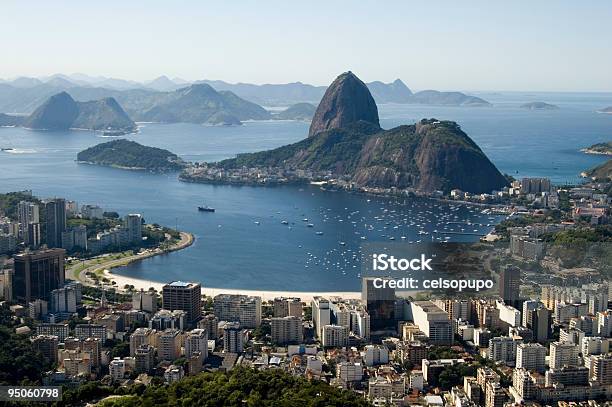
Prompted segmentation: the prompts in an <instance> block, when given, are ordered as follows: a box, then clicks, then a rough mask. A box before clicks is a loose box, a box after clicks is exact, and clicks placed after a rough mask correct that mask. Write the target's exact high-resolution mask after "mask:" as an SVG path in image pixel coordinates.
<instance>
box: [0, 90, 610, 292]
mask: <svg viewBox="0 0 612 407" xmlns="http://www.w3.org/2000/svg"><path fill="white" fill-rule="evenodd" d="M482 97H484V98H486V99H488V100H490V101H491V102H493V103H495V106H494V107H490V108H461V107H432V106H406V105H383V106H380V107H379V109H380V116H381V125H382V126H383V127H384V128H390V127H393V126H395V125H398V124H403V123H410V122H414V121H415V120H418V119H420V118H422V117H436V118H438V119H449V120H456V121H457V122H459V123H460V124H461V126H462V128H463V129H464V130H465V131H466V132H467V133H468V134H469V135H470V136H471V137H472V138H473V139H474V140H475V141H476V142H477V143H478V144H479V145H480V146H481V148H482V149H483V151H484V152H485V153H486V154H487V155H488V157H489V158H490V159H491V160H492V161H493V163H494V164H495V165H497V167H498V168H499V169H500V170H501V171H503V172H507V173H510V174H512V175H514V176H517V177H522V176H548V177H550V178H552V179H553V181H555V182H557V183H565V182H578V181H579V178H578V174H579V173H580V171H582V170H584V169H586V168H590V167H592V166H594V165H597V164H598V163H600V162H602V161H603V160H604V159H605V158H604V157H601V156H590V155H586V154H582V153H580V152H578V150H579V149H580V148H582V147H584V146H588V145H591V144H593V143H596V142H601V141H608V140H612V116H611V115H604V114H598V113H595V110H597V109H600V108H602V107H605V106H609V105H612V95H610V94H607V95H606V94H590V95H589V94H538V95H529V94H510V93H503V94H486V95H484V94H483V95H482ZM534 100H542V101H545V102H548V103H554V104H557V105H559V106H560V107H561V109H559V110H555V111H526V110H523V109H519V108H518V105H520V104H521V103H525V102H527V101H534ZM307 130H308V124H306V123H301V122H291V121H284V122H249V123H246V124H245V125H244V126H241V127H229V128H226V127H204V126H199V125H192V124H173V125H161V124H144V125H143V127H141V129H140V132H139V133H138V134H136V135H133V136H130V137H129V138H131V139H134V140H136V141H138V142H140V143H142V144H145V145H150V146H156V147H161V148H166V149H169V150H171V151H173V152H175V153H177V154H179V155H180V156H181V157H183V158H184V159H186V160H190V161H193V160H197V161H213V160H219V159H222V158H226V157H231V156H234V155H235V154H237V153H240V152H250V151H258V150H263V149H268V148H273V147H277V146H280V145H284V144H287V143H291V142H295V141H298V140H300V139H302V138H303V137H304V136H305V135H306V133H307ZM104 141H108V139H105V138H102V137H99V136H97V135H95V134H93V133H91V132H84V131H75V132H36V131H29V130H24V129H16V128H0V147H12V148H15V149H16V153H7V152H0V191H12V190H21V189H32V190H33V191H34V193H35V194H36V195H38V196H41V197H51V196H62V197H66V198H68V199H73V200H76V201H78V202H79V204H86V203H96V204H99V205H101V206H103V207H104V208H105V209H108V210H116V211H118V212H120V213H123V214H125V213H128V212H140V213H142V214H143V215H144V216H145V218H146V220H147V221H148V222H157V223H160V224H165V225H169V226H175V225H177V226H178V227H179V228H180V229H183V230H187V231H190V232H192V233H194V234H195V236H196V242H195V244H194V245H193V246H191V247H190V248H188V249H185V250H182V251H179V252H175V253H172V254H168V255H165V256H158V257H154V258H151V259H148V260H146V261H143V262H140V263H135V264H132V265H130V266H128V267H125V268H123V269H121V270H118V272H119V273H121V274H125V275H130V276H133V277H138V278H144V279H148V280H151V281H168V280H172V279H179V278H180V279H183V280H196V281H201V282H202V283H203V284H204V285H205V286H209V287H224V288H244V289H260V290H296V291H300V290H301V291H321V292H324V291H345V290H357V289H359V278H358V274H359V270H360V268H359V247H360V245H361V244H362V243H363V242H372V241H382V242H385V241H390V239H391V238H392V237H393V238H395V242H398V241H402V239H401V237H402V236H404V237H405V241H413V242H416V241H417V240H426V239H429V240H430V239H431V238H432V235H433V236H434V239H443V238H444V237H445V236H448V235H441V234H436V233H433V234H432V232H433V231H434V230H439V231H441V230H443V229H444V228H446V229H447V230H449V231H456V232H458V231H461V228H463V229H464V231H465V232H473V231H474V230H476V232H475V233H481V232H486V231H487V230H489V229H490V228H491V226H487V225H490V224H491V223H494V222H495V221H496V220H497V219H489V218H488V217H487V216H486V215H482V214H481V213H480V212H479V211H478V210H476V209H474V208H469V207H465V206H460V205H454V206H452V207H450V206H448V205H447V204H440V203H438V202H435V201H431V200H422V199H415V200H408V201H395V200H390V199H384V198H372V197H365V196H362V195H353V194H348V193H343V192H324V191H321V190H319V189H318V188H314V187H305V188H298V187H292V186H291V187H289V186H287V187H276V188H261V187H237V186H212V185H203V184H187V183H182V182H179V181H178V180H177V178H176V174H162V175H160V174H149V173H143V172H130V171H123V170H117V169H112V168H104V167H96V166H89V165H79V164H77V163H76V162H75V161H74V160H75V158H76V154H77V152H78V151H80V150H82V149H84V148H87V147H89V146H92V145H95V144H98V143H100V142H104ZM368 199H369V201H368ZM201 204H207V205H210V206H213V207H216V208H217V212H216V213H214V214H211V213H199V212H197V210H196V206H197V205H201ZM305 218H307V219H308V221H307V222H305V221H303V219H305ZM282 220H287V221H288V222H289V223H290V224H289V225H283V224H282V223H281V221H282ZM255 222H259V224H256V223H255ZM446 222H451V223H450V224H447V223H446ZM454 222H463V223H454ZM466 222H469V223H475V224H477V225H469V226H468V225H466V224H465V223H466ZM308 223H312V224H313V227H308V226H307V224H308ZM317 231H319V232H323V234H322V235H317V234H316V232H317ZM419 232H421V234H419ZM426 233H427V234H426ZM451 236H453V241H470V240H473V239H475V237H474V236H469V235H451ZM362 237H365V238H366V240H364V239H362ZM340 242H344V243H345V244H344V245H341V244H340Z"/></svg>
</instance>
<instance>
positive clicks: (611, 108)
mask: <svg viewBox="0 0 612 407" xmlns="http://www.w3.org/2000/svg"><path fill="white" fill-rule="evenodd" d="M597 113H605V114H612V106H608V107H604V108H603V109H600V110H598V111H597Z"/></svg>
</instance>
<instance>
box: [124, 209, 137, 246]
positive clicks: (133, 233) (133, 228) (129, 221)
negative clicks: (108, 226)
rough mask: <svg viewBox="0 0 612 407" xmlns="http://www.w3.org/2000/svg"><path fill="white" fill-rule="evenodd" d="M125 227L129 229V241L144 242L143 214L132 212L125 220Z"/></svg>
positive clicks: (133, 242)
mask: <svg viewBox="0 0 612 407" xmlns="http://www.w3.org/2000/svg"><path fill="white" fill-rule="evenodd" d="M123 227H124V228H125V229H127V231H128V241H129V242H130V243H131V244H136V245H140V244H141V243H142V216H141V215H140V214H138V213H130V214H129V215H126V216H125V219H124V220H123Z"/></svg>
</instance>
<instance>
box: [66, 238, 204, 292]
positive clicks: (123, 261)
mask: <svg viewBox="0 0 612 407" xmlns="http://www.w3.org/2000/svg"><path fill="white" fill-rule="evenodd" d="M179 233H180V235H181V239H180V240H179V241H178V242H177V243H175V244H173V245H172V246H170V247H168V248H165V249H160V248H155V249H149V250H145V251H143V252H141V253H138V254H132V255H130V256H126V257H119V258H117V257H113V256H112V255H109V254H107V255H102V256H97V257H93V258H90V259H87V260H84V261H82V262H78V263H76V264H73V265H72V266H71V267H67V268H66V269H65V271H64V272H65V275H66V278H69V279H73V280H75V281H78V282H80V283H82V284H83V285H87V286H96V283H95V281H93V280H91V279H90V278H89V277H87V275H86V274H87V273H102V274H105V273H106V272H107V271H108V270H110V269H113V268H115V267H123V266H127V265H128V264H131V263H133V262H136V261H141V260H144V259H147V258H149V257H153V256H158V255H161V254H165V253H170V252H174V251H177V250H182V249H185V248H187V247H189V246H191V245H192V244H193V242H194V240H195V237H194V236H193V234H191V233H188V232H179ZM105 257H108V258H109V259H108V260H107V261H104V258H105ZM100 260H102V261H100ZM117 285H119V283H117ZM121 287H123V285H121Z"/></svg>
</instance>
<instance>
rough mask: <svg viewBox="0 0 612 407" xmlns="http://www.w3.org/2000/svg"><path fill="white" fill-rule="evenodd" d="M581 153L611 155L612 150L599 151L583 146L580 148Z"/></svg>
mask: <svg viewBox="0 0 612 407" xmlns="http://www.w3.org/2000/svg"><path fill="white" fill-rule="evenodd" d="M580 152H581V153H585V154H594V155H612V151H599V150H591V149H590V148H583V149H581V150H580Z"/></svg>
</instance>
